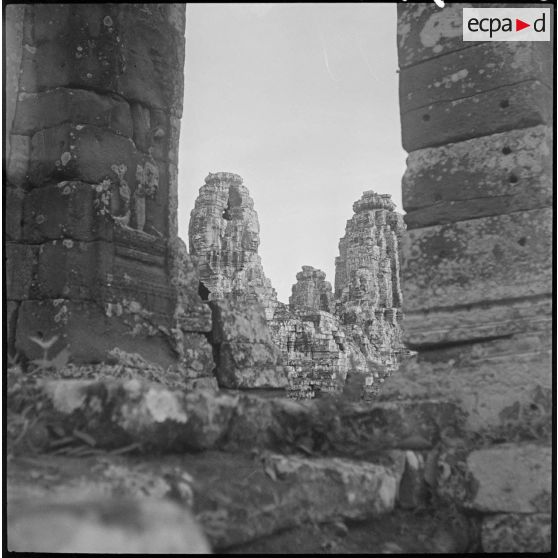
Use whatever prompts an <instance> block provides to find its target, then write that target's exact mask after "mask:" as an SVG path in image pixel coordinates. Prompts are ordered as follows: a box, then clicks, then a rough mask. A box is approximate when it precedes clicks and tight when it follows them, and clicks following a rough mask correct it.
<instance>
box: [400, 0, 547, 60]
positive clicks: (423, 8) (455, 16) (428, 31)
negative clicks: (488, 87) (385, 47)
mask: <svg viewBox="0 0 558 558" xmlns="http://www.w3.org/2000/svg"><path fill="white" fill-rule="evenodd" d="M507 6H513V7H517V8H529V7H531V8H535V7H537V8H538V7H540V4H526V3H525V4H524V3H521V4H519V3H513V4H501V3H500V4H499V3H486V4H483V8H484V7H486V8H502V7H507ZM467 7H471V4H467V3H457V4H450V5H449V6H447V5H446V6H445V8H444V9H440V8H439V7H438V6H436V4H427V3H416V4H398V5H397V50H398V58H399V67H400V68H406V67H408V66H413V65H414V64H417V63H419V62H422V61H424V60H427V59H429V58H435V57H438V56H441V55H443V54H448V53H450V52H455V51H461V50H465V49H468V48H473V47H474V46H476V45H477V43H464V42H463V8H467ZM475 66H476V63H475Z"/></svg>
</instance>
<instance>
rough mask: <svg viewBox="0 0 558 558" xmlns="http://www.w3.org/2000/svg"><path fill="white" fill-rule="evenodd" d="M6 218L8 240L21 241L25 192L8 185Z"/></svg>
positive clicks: (5, 189) (5, 208) (6, 190)
mask: <svg viewBox="0 0 558 558" xmlns="http://www.w3.org/2000/svg"><path fill="white" fill-rule="evenodd" d="M4 192H6V198H5V207H4V216H5V219H6V221H5V223H6V229H5V230H6V239H7V240H20V238H21V235H22V226H23V199H24V196H25V192H24V190H22V189H21V188H13V187H11V186H9V185H6V187H5V188H4Z"/></svg>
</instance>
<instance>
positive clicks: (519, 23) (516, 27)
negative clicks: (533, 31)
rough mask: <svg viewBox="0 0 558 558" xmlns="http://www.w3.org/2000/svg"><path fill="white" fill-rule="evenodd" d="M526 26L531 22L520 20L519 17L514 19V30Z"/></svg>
mask: <svg viewBox="0 0 558 558" xmlns="http://www.w3.org/2000/svg"><path fill="white" fill-rule="evenodd" d="M526 27H531V24H530V23H525V22H524V21H522V20H520V19H516V20H515V30H516V31H521V30H522V29H525V28H526Z"/></svg>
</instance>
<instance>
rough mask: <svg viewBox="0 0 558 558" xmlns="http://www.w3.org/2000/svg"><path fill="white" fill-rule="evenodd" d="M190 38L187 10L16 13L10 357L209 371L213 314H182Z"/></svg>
mask: <svg viewBox="0 0 558 558" xmlns="http://www.w3.org/2000/svg"><path fill="white" fill-rule="evenodd" d="M184 26H185V7H184V5H179V4H78V5H70V4H48V5H46V4H44V5H43V4H33V5H11V6H9V7H8V8H7V25H6V31H7V41H8V42H7V47H8V49H7V50H8V53H9V54H8V60H7V95H6V102H7V107H6V108H7V113H6V122H7V142H6V160H7V179H8V180H7V184H6V185H5V193H6V217H7V219H6V223H7V226H6V240H7V242H6V256H5V258H6V278H7V300H8V324H9V333H8V341H9V342H8V345H9V351H10V353H11V354H12V356H14V358H17V359H19V360H20V361H21V362H24V363H25V362H27V363H28V362H29V361H32V360H36V359H40V358H43V360H44V357H45V354H44V349H43V348H42V346H41V345H45V344H46V345H48V347H49V349H48V354H47V358H48V359H51V360H53V359H54V358H55V356H56V355H58V356H59V357H60V355H63V357H60V358H59V360H58V361H56V362H57V366H56V367H57V368H60V367H63V366H64V365H66V364H71V365H74V366H89V365H91V366H97V365H98V364H100V363H103V362H106V361H107V359H108V358H109V353H110V352H111V351H112V350H113V349H117V350H118V351H120V354H122V352H123V353H130V354H133V355H136V354H137V355H139V357H140V360H141V359H142V358H143V359H146V360H147V361H150V362H152V363H154V364H156V365H157V366H161V367H163V369H170V368H172V369H173V370H175V372H177V373H178V374H179V375H180V374H183V375H185V377H191V376H197V375H198V374H200V375H202V376H203V375H207V374H209V373H210V372H211V369H212V367H213V364H212V362H211V352H210V350H209V345H208V344H207V343H206V340H205V337H204V335H203V333H204V332H209V331H210V329H211V326H210V323H209V322H208V319H207V317H208V313H207V312H208V310H207V309H202V308H201V307H199V304H198V301H194V298H195V297H194V296H193V295H192V294H191V293H189V294H188V295H187V296H186V298H187V300H188V305H189V304H190V303H191V302H192V303H193V304H194V306H195V308H197V309H198V310H199V318H200V319H199V320H198V319H193V320H192V319H186V320H184V319H181V321H180V325H178V324H177V322H176V316H175V309H176V307H177V299H178V298H179V295H178V292H177V282H179V281H180V280H179V278H178V274H180V273H182V271H180V269H179V268H183V267H184V256H182V257H181V256H179V252H180V247H179V245H178V244H177V242H178V240H177V223H176V207H177V162H178V161H177V157H178V139H179V133H180V117H181V115H182V94H183V79H184V78H183V66H184ZM183 295H184V293H183ZM181 296H182V295H181ZM184 296H185V295H184ZM184 296H182V299H183V301H184V300H185V299H184ZM204 316H205V317H204ZM184 343H186V344H187V345H189V346H191V351H190V353H189V354H188V355H186V354H185V353H184V351H182V352H181V349H180V344H184Z"/></svg>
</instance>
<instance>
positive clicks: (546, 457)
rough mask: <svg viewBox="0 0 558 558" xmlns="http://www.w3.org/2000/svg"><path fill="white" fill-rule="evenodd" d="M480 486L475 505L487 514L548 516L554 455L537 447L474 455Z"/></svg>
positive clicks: (504, 448)
mask: <svg viewBox="0 0 558 558" xmlns="http://www.w3.org/2000/svg"><path fill="white" fill-rule="evenodd" d="M467 466H468V469H469V471H470V472H471V475H472V476H473V478H474V479H475V481H476V483H478V484H477V487H478V489H477V492H476V494H475V497H474V500H473V502H472V505H473V507H474V508H475V509H477V510H480V511H484V512H510V513H549V512H550V507H551V491H552V489H551V480H552V452H551V448H550V447H548V446H541V445H538V444H522V445H499V446H493V447H491V448H487V449H482V450H477V451H474V452H472V453H471V454H470V455H469V457H468V458H467Z"/></svg>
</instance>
